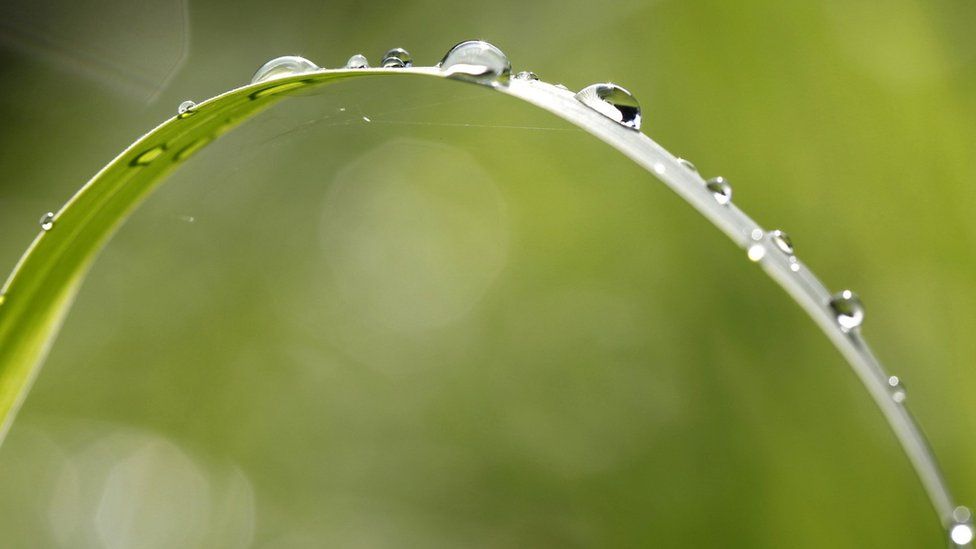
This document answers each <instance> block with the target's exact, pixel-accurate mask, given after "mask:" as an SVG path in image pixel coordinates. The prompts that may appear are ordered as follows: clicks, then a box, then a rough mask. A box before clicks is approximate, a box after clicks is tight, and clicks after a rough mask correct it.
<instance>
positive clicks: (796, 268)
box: [790, 255, 800, 273]
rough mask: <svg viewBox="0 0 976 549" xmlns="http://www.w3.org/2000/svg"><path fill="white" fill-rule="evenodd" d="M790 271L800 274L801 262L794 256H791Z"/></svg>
mask: <svg viewBox="0 0 976 549" xmlns="http://www.w3.org/2000/svg"><path fill="white" fill-rule="evenodd" d="M790 270H791V271H793V272H794V273H798V272H800V261H799V260H798V259H797V258H796V256H793V255H791V256H790Z"/></svg>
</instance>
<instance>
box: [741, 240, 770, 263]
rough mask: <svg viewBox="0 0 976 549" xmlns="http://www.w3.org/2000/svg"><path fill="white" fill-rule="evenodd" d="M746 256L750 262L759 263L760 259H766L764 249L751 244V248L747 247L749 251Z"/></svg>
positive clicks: (759, 245) (761, 246)
mask: <svg viewBox="0 0 976 549" xmlns="http://www.w3.org/2000/svg"><path fill="white" fill-rule="evenodd" d="M746 255H748V256H749V260H750V261H753V262H756V261H760V260H761V259H762V258H764V257H766V247H765V246H763V245H762V244H753V245H752V246H749V249H748V250H747V251H746Z"/></svg>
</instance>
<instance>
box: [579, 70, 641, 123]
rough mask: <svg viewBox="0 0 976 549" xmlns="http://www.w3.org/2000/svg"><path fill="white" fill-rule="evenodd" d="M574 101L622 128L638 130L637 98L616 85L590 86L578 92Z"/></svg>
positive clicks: (638, 110)
mask: <svg viewBox="0 0 976 549" xmlns="http://www.w3.org/2000/svg"><path fill="white" fill-rule="evenodd" d="M576 99H578V100H579V101H580V102H581V103H583V104H584V105H586V106H587V107H589V108H591V109H593V110H595V111H596V112H598V113H600V114H602V115H603V116H606V117H607V118H609V119H610V120H613V121H615V122H617V123H619V124H620V125H622V126H626V127H628V128H631V129H634V130H640V127H641V108H640V104H639V103H638V102H637V98H635V97H634V95H633V94H632V93H630V92H629V91H627V90H625V89H624V88H621V87H620V86H618V85H616V84H612V83H609V82H608V83H606V84H592V85H590V86H587V87H585V88H583V89H582V90H580V91H579V92H578V93H577V94H576Z"/></svg>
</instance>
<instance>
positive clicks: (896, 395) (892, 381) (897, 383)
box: [888, 376, 908, 404]
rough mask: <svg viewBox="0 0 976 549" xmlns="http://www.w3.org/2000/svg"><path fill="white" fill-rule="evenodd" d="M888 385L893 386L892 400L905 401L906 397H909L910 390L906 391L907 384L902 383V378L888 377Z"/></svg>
mask: <svg viewBox="0 0 976 549" xmlns="http://www.w3.org/2000/svg"><path fill="white" fill-rule="evenodd" d="M888 387H890V388H891V400H894V401H895V402H897V403H899V404H900V403H902V402H905V399H906V398H907V397H908V392H907V391H905V386H904V385H902V382H901V379H899V378H898V376H891V377H889V378H888Z"/></svg>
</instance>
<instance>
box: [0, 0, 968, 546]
mask: <svg viewBox="0 0 976 549" xmlns="http://www.w3.org/2000/svg"><path fill="white" fill-rule="evenodd" d="M106 4H107V5H105V6H104V7H103V8H99V9H100V10H102V11H96V12H90V13H83V14H80V13H72V12H71V11H70V10H76V9H79V8H76V7H73V6H72V5H69V4H67V3H65V5H63V6H60V5H59V6H57V9H52V11H51V12H50V13H46V12H31V13H32V14H34V15H35V16H36V17H41V18H47V19H44V20H46V21H49V22H50V21H55V22H57V21H60V23H58V24H59V25H62V26H70V25H75V26H79V25H80V26H85V25H94V24H95V23H93V21H104V23H103V24H104V25H105V28H106V31H105V32H102V33H92V32H73V33H63V34H62V36H70V37H78V36H85V37H86V40H84V41H79V42H76V43H74V47H68V48H61V49H58V48H52V47H47V48H46V49H44V51H43V53H41V49H42V48H41V46H38V45H37V44H38V42H39V41H40V40H39V39H34V40H26V39H24V37H23V34H24V33H23V32H21V33H17V32H14V31H12V30H10V29H9V28H7V27H0V38H2V39H3V44H4V49H2V50H0V56H2V57H0V74H2V79H3V82H4V83H5V85H4V86H3V89H2V91H0V114H2V120H3V125H2V130H0V166H2V168H3V173H4V177H3V178H2V180H0V234H2V235H3V238H2V239H0V271H4V272H7V271H9V270H10V269H11V268H12V267H13V265H14V262H15V260H16V258H17V257H18V256H19V255H20V253H22V251H23V250H24V248H25V247H26V246H27V244H28V243H29V242H30V239H31V238H32V237H33V235H34V234H35V232H36V231H37V230H38V229H37V222H36V220H37V218H38V216H39V215H40V214H41V213H43V212H45V211H48V210H52V209H56V207H57V206H58V205H59V204H61V203H62V202H63V201H64V200H66V199H67V198H68V197H69V196H70V195H71V194H72V193H73V192H74V190H76V189H77V188H78V187H79V186H80V185H81V184H82V183H83V182H84V181H85V180H86V179H88V178H89V177H90V176H91V175H92V174H93V173H94V172H95V171H96V170H97V169H98V168H100V167H101V166H102V165H103V164H104V163H105V162H107V161H108V160H109V159H111V158H112V157H113V156H114V155H115V154H116V153H117V152H118V151H119V150H121V149H122V148H123V147H124V146H126V145H128V144H129V143H130V142H131V141H132V140H133V139H134V138H135V137H137V136H139V135H141V134H142V133H143V132H144V131H146V130H147V129H149V128H150V127H152V126H153V125H155V124H156V123H158V122H159V121H160V120H162V119H163V118H166V117H168V116H171V114H172V113H173V112H174V111H175V108H176V105H177V104H178V103H179V102H180V101H182V100H184V99H187V98H192V99H202V98H205V97H209V96H211V95H214V94H216V93H219V92H221V91H224V90H226V89H228V88H230V87H233V86H236V85H238V84H240V83H243V82H246V81H247V80H248V79H249V77H250V74H251V73H252V72H253V70H254V69H255V68H256V67H257V66H258V65H260V64H261V63H262V62H264V61H265V60H267V59H268V58H271V57H274V56H277V55H280V54H286V53H298V54H302V55H305V56H306V57H309V58H310V59H312V60H313V61H315V62H317V63H318V64H320V65H322V66H339V65H341V64H343V63H344V62H345V60H346V59H347V58H348V57H349V56H350V55H352V54H353V53H358V52H363V53H365V54H366V55H367V56H369V57H370V59H371V60H372V61H373V62H374V63H375V62H376V61H378V56H379V55H380V54H381V53H382V52H383V51H384V50H386V49H387V48H390V47H394V46H403V47H405V48H407V49H409V50H410V51H411V53H413V55H414V58H415V60H416V61H417V63H418V64H431V63H434V62H436V61H437V60H438V59H439V58H440V56H441V55H442V54H443V53H444V51H446V50H447V48H448V47H450V46H451V45H452V44H454V43H455V42H457V41H458V40H461V39H465V38H471V37H480V38H485V39H488V40H490V41H492V42H494V43H496V44H497V45H498V46H500V47H501V48H502V49H503V50H505V52H506V53H507V54H508V55H509V57H510V58H511V59H512V62H513V64H514V65H515V69H516V70H523V69H529V70H534V71H536V72H538V73H540V74H541V75H542V76H544V77H545V78H546V79H547V80H552V81H562V82H564V83H565V84H566V85H567V86H569V87H570V88H580V87H582V86H584V85H586V84H589V83H591V82H594V81H599V80H613V81H615V82H619V83H620V84H622V85H624V86H626V87H627V88H628V89H629V90H631V91H632V92H634V93H635V94H636V95H637V96H638V98H639V99H640V100H641V102H642V105H643V107H644V115H645V123H644V131H645V132H647V133H649V134H650V135H652V136H653V137H654V138H655V139H657V140H658V141H660V142H661V143H662V144H664V145H665V146H666V147H668V148H669V149H671V150H672V151H674V152H675V153H677V154H680V155H682V156H685V157H687V158H690V159H691V160H693V161H694V162H695V163H696V164H697V166H698V168H699V170H700V171H701V172H702V173H703V174H708V175H724V176H725V177H727V178H728V179H729V180H731V181H732V183H733V184H734V185H735V199H736V202H737V203H738V204H739V205H740V206H742V207H744V208H745V209H746V210H747V211H748V212H749V213H750V214H752V215H753V216H754V217H755V218H756V219H757V220H759V221H760V222H762V223H765V224H766V225H767V226H769V227H771V228H772V227H782V228H783V229H785V230H787V231H789V232H790V234H791V235H792V236H793V239H794V242H796V244H797V251H798V254H799V255H800V256H801V257H802V258H803V259H804V261H805V262H807V263H808V264H809V265H811V266H812V267H813V268H814V269H815V270H816V271H817V272H818V273H819V274H820V275H821V276H822V277H823V278H824V280H825V281H826V282H827V283H828V284H830V285H832V286H834V287H841V286H850V287H853V288H855V289H856V290H857V291H858V293H859V294H860V295H861V297H862V298H863V299H864V301H865V302H866V304H867V307H868V318H867V321H866V325H865V328H864V332H865V334H866V335H867V337H868V338H870V339H871V340H872V342H873V343H874V344H875V345H876V347H877V349H878V351H879V354H880V355H881V357H882V358H883V359H884V360H885V361H886V363H887V364H888V366H889V368H891V369H892V370H893V372H894V373H897V374H899V375H900V376H901V377H902V378H903V379H904V380H905V382H906V384H907V386H908V388H909V399H908V403H909V405H910V406H911V407H912V409H913V411H914V412H915V413H916V414H917V416H918V418H919V420H920V422H921V424H922V425H923V427H924V429H925V430H926V432H927V433H928V434H929V436H930V438H931V439H932V444H933V447H934V449H935V451H936V453H937V455H938V456H939V457H940V458H941V461H942V463H943V465H944V466H945V470H946V474H947V476H948V478H949V481H950V485H951V486H953V487H954V488H955V490H956V492H957V496H958V497H959V499H960V500H961V501H962V502H969V503H970V504H973V503H974V502H976V468H974V467H973V463H974V458H976V439H974V438H973V437H972V435H971V434H972V433H973V432H976V401H974V399H973V398H972V394H973V393H974V389H976V370H974V368H973V357H976V339H974V338H972V337H971V334H972V333H973V332H974V330H976V285H974V284H973V283H972V281H973V280H974V279H976V255H974V239H976V221H974V219H976V218H974V216H972V214H971V212H972V211H973V208H974V206H976V204H974V202H976V194H974V193H973V190H972V181H973V180H974V179H976V157H974V156H973V155H972V145H973V143H974V142H976V127H974V125H973V124H972V123H971V122H972V120H973V119H974V116H976V96H974V95H973V94H972V89H973V86H974V85H976V76H974V75H976V70H974V68H976V40H974V39H973V38H972V35H971V33H970V32H969V29H968V26H969V24H970V23H969V22H971V21H973V20H974V19H973V18H974V17H976V8H973V7H972V5H971V4H970V3H968V2H961V1H957V2H949V1H940V2H920V1H912V0H896V1H894V2H887V3H884V5H883V6H881V5H879V4H877V3H874V2H867V1H856V2H839V1H837V2H835V1H830V2H813V3H804V4H802V5H801V4H800V3H795V2H790V3H783V2H773V1H771V0H769V1H754V2H735V3H729V2H717V1H710V2H676V1H661V2H623V3H617V4H615V5H614V8H613V9H597V6H595V5H594V4H592V3H590V4H589V5H586V4H580V5H567V4H565V3H562V2H536V3H525V2H520V3H515V2H508V3H506V2H495V3H493V4H492V6H490V7H489V6H484V7H483V8H481V9H478V10H475V11H472V7H471V5H470V4H465V3H457V4H456V5H438V4H435V3H428V2H398V3H396V4H383V3H365V4H363V3H358V2H355V3H354V2H349V3H347V4H336V3H321V2H292V3H288V4H287V5H284V6H283V5H279V4H269V3H257V2H244V3H240V2H235V3H231V2H226V3H223V2H199V3H195V2H192V1H191V2H190V3H189V5H188V6H187V8H188V12H187V13H188V16H187V20H188V22H189V36H190V41H189V49H188V50H187V51H188V53H189V54H188V56H187V58H186V60H185V62H184V63H182V64H179V63H177V64H175V65H174V61H173V52H174V51H176V50H178V47H177V46H174V45H173V42H174V41H179V40H183V36H184V32H183V31H185V29H173V28H171V27H162V28H159V29H157V32H156V34H153V33H149V32H143V33H136V34H133V33H128V34H127V33H124V32H116V31H114V30H113V29H124V28H129V27H135V28H150V29H152V28H155V27H153V26H152V25H146V24H145V21H141V20H135V19H132V18H133V17H138V14H136V15H133V14H131V13H128V12H123V11H121V10H113V8H112V6H111V5H108V4H110V3H106ZM169 7H172V6H169ZM164 8H167V6H162V7H159V6H157V7H156V8H154V11H151V13H153V14H159V13H169V11H167V10H166V9H164ZM113 13H119V14H124V17H123V15H118V16H116V18H113V15H112V14H113ZM229 13H233V15H234V16H233V17H230V16H229V15H228V14H229ZM95 15H98V17H97V18H96V17H95ZM167 21H169V19H167ZM20 22H21V23H22V21H20ZM11 24H12V23H11ZM7 26H10V25H7ZM32 28H33V29H35V30H34V31H33V32H34V34H33V35H32V36H35V37H36V36H42V37H43V36H45V34H44V33H48V34H51V33H53V32H55V31H56V29H57V28H58V26H57V25H54V24H53V23H52V24H48V25H47V26H44V25H35V26H34V27H32ZM52 28H53V29H55V30H54V31H52V30H50V29H52ZM65 28H69V27H65ZM89 30H90V29H89ZM177 31H180V32H177ZM92 36H96V37H97V38H98V39H97V41H95V44H96V45H97V48H101V49H103V50H105V49H107V50H108V51H118V52H129V53H127V54H126V55H122V54H118V55H112V56H110V57H111V59H112V63H111V65H112V66H113V67H114V66H121V67H125V68H126V70H128V71H130V73H131V74H140V75H146V74H151V75H157V74H162V75H163V76H165V74H166V73H165V72H164V73H157V72H154V71H157V70H158V67H159V66H162V65H166V66H176V67H177V70H176V72H175V73H174V76H173V77H172V78H171V79H170V80H169V83H168V84H166V86H165V88H164V89H162V90H161V91H160V93H159V98H158V99H157V100H156V101H155V102H153V103H150V104H146V103H144V99H145V96H144V95H143V94H137V93H131V92H129V91H127V89H128V88H126V87H125V86H124V85H123V84H125V82H122V81H123V80H125V79H124V78H121V79H119V81H118V82H116V81H115V80H113V76H112V74H113V71H112V70H104V69H99V68H98V67H100V65H99V64H98V63H97V62H96V61H91V59H92V58H93V56H94V57H95V58H97V55H98V49H97V48H96V46H93V45H92V40H93V39H91V37H92ZM79 40H80V39H79ZM147 44H149V45H156V48H155V49H153V48H148V47H147ZM157 49H158V50H159V51H160V52H161V53H160V54H159V58H158V59H157V58H154V51H156V50H157ZM131 52H136V53H138V54H139V55H131ZM52 59H55V60H59V62H58V63H51V62H50V61H51V60H52ZM86 59H88V60H89V61H87V63H88V64H86V61H85V60H86ZM68 67H76V68H78V69H80V70H77V71H75V70H69V69H68ZM143 80H147V79H146V78H144V79H143ZM149 80H151V81H157V80H158V81H162V80H163V78H159V79H157V80H153V79H149ZM404 80H406V79H404ZM377 84H382V85H377ZM438 84H440V85H438ZM364 116H366V117H367V118H368V119H369V120H370V122H366V121H364V120H363V118H362V117H364ZM0 535H2V538H0V539H2V541H3V545H4V546H5V547H6V546H10V547H37V546H42V547H43V546H64V547H102V546H104V547H129V546H133V545H134V544H136V543H137V542H138V544H140V546H143V547H172V546H201V547H220V546H224V547H244V546H255V547H269V548H270V547H305V546H307V547H318V546H323V545H325V546H340V547H348V546H360V547H387V546H388V547H400V546H405V545H406V546H427V547H432V546H458V545H466V546H484V547H514V546H547V545H548V546H551V545H560V546H586V545H609V546H621V545H640V544H650V543H651V542H656V545H657V546H684V545H689V544H694V545H702V546H723V547H727V546H743V547H784V546H788V547H825V546H829V547H865V546H890V547H906V548H907V547H913V548H914V547H923V546H924V547H927V546H938V545H937V544H939V543H940V542H941V538H940V536H941V533H940V531H939V528H938V524H937V521H936V519H935V518H934V516H933V514H932V512H931V510H930V509H929V507H928V504H927V502H926V500H925V497H924V494H923V493H922V490H921V488H920V487H919V485H918V483H917V481H916V480H915V478H914V477H913V476H912V473H911V470H910V468H909V466H908V464H907V462H906V460H905V459H904V457H903V456H902V454H901V453H900V451H899V449H898V448H897V446H896V444H895V442H894V439H893V437H892V436H891V435H890V433H889V432H888V431H887V429H886V427H885V426H884V424H883V421H882V419H881V417H880V414H879V413H877V412H876V410H875V409H874V408H873V405H872V404H871V403H870V402H869V399H868V398H867V395H866V394H865V393H864V391H863V389H862V388H861V387H860V386H859V384H858V383H857V381H856V380H855V379H854V376H853V375H852V374H851V373H850V372H849V371H848V370H847V368H846V366H844V364H843V363H842V361H841V359H840V357H839V356H837V354H836V353H835V352H834V351H833V350H832V349H831V347H830V346H829V345H828V344H827V342H826V340H825V339H824V338H823V336H822V335H821V334H820V333H819V332H818V331H817V330H816V329H815V328H814V326H813V324H812V323H811V322H810V321H809V320H807V319H806V318H804V317H803V316H802V315H801V313H800V312H799V310H798V309H797V308H796V307H795V306H794V305H792V304H791V303H790V302H789V300H788V299H787V298H786V296H785V295H784V294H783V293H782V292H781V291H780V290H778V289H777V288H775V287H774V285H773V284H772V283H771V282H769V281H768V280H767V279H766V278H765V277H764V276H762V275H761V274H760V273H759V272H758V271H757V269H756V267H755V266H754V265H751V264H748V262H747V261H746V260H745V258H744V257H742V256H741V253H740V252H739V251H738V250H737V249H736V248H735V247H733V246H731V245H730V244H729V243H728V242H727V241H726V240H725V238H724V237H722V236H721V235H719V234H718V232H717V231H715V230H714V229H713V228H711V227H710V226H709V225H707V224H706V223H705V222H704V221H703V220H701V219H700V218H698V216H697V215H696V214H694V213H693V212H692V211H691V209H690V208H688V207H687V206H685V205H684V204H683V203H681V201H680V200H679V199H678V198H677V197H675V196H673V195H672V194H670V193H669V192H668V191H667V190H666V189H664V187H663V186H662V185H660V184H658V183H657V182H655V181H654V180H653V179H652V178H650V177H649V176H647V175H646V174H645V173H642V172H641V171H640V170H639V169H637V168H636V167H634V166H632V165H630V163H629V162H628V161H626V160H625V159H623V158H620V157H619V156H618V155H616V154H614V153H613V152H612V151H610V150H609V149H608V148H607V147H605V146H604V145H602V144H600V143H598V142H597V141H596V140H594V139H592V138H590V137H588V136H586V135H584V134H582V133H581V132H578V131H575V130H573V129H570V128H569V127H568V126H567V125H565V124H563V123H560V122H558V121H557V120H555V119H554V118H552V117H550V116H547V115H545V114H542V113H537V112H534V110H533V109H530V108H529V107H527V106H524V105H518V104H516V103H515V102H514V101H512V100H510V99H507V98H505V97H502V96H500V95H495V94H491V93H489V92H487V91H486V90H481V89H478V88H476V87H474V86H470V87H465V86H460V85H455V86H447V85H444V84H443V83H437V82H434V83H432V84H431V83H426V82H422V81H406V82H395V83H394V82H386V81H382V82H381V81H378V80H377V81H374V82H369V81H365V82H352V83H348V84H340V85H337V86H335V87H334V89H327V90H324V91H323V93H321V94H314V95H308V96H306V97H301V98H297V99H294V100H291V101H288V102H285V103H283V104H281V105H278V106H276V107H275V108H274V109H273V110H271V111H269V112H267V113H264V114H263V115H261V116H260V118H259V119H258V120H256V121H254V122H252V123H250V124H249V125H248V126H246V127H245V128H242V129H241V130H239V131H238V132H237V133H233V134H230V135H228V136H227V137H226V138H224V139H222V140H221V141H219V142H217V143H216V144H214V145H212V146H211V147H210V148H208V149H206V150H205V151H203V152H201V153H200V154H199V155H198V157H196V158H194V159H193V160H192V161H190V162H189V163H188V164H187V165H186V166H184V167H183V168H181V170H180V171H179V172H177V173H176V174H175V175H174V176H173V180H172V181H171V182H170V183H169V184H168V185H167V186H165V187H164V188H163V189H162V190H161V191H160V192H159V193H158V194H157V195H156V196H154V197H153V198H152V199H151V200H150V201H149V202H148V203H147V204H146V205H145V206H144V207H143V208H142V209H141V210H140V211H139V212H138V213H137V214H136V215H135V217H133V219H132V220H131V221H130V222H129V223H128V224H127V225H126V226H125V227H124V228H123V229H122V231H121V232H120V233H119V234H118V236H117V237H116V238H115V240H114V241H113V242H112V243H111V244H110V245H109V247H108V248H107V250H106V251H105V253H104V254H103V255H102V257H101V258H100V259H99V260H98V262H97V263H96V264H95V267H94V269H93V271H92V272H91V274H90V276H89V278H88V280H87V282H86V284H85V286H84V287H83V289H82V291H81V294H80V297H79V300H78V302H77V304H76V307H75V309H74V310H73V311H72V313H71V315H70V317H69V318H68V321H67V323H66V325H65V328H64V330H63V332H62V336H61V338H60V339H59V341H58V342H57V343H56V345H55V347H54V350H53V352H52V354H51V357H50V360H49V361H48V363H47V364H46V366H45V368H44V370H43V371H42V372H41V375H40V377H39V379H38V382H37V384H36V386H35V389H34V391H33V392H32V393H31V395H30V397H29V398H28V400H27V404H26V405H25V407H24V408H23V410H22V413H21V415H20V417H19V419H18V422H17V423H15V425H14V428H13V430H12V432H11V434H10V437H9V438H8V440H7V441H6V443H5V444H4V446H3V447H2V448H0Z"/></svg>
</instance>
